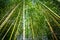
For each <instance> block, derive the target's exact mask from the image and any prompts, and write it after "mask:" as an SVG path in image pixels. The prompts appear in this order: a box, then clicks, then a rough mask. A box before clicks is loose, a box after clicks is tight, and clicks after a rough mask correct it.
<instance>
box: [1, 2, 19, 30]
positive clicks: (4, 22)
mask: <svg viewBox="0 0 60 40" xmlns="http://www.w3.org/2000/svg"><path fill="white" fill-rule="evenodd" d="M19 5H20V3H19V4H18V5H17V6H16V7H15V8H14V9H13V10H12V11H11V12H10V14H9V15H8V16H7V17H6V19H5V20H4V21H3V23H2V24H1V25H0V30H1V28H2V27H3V26H4V25H5V24H6V22H7V21H8V19H9V18H10V17H11V15H12V14H13V12H14V11H15V10H16V8H18V6H19Z"/></svg>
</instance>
